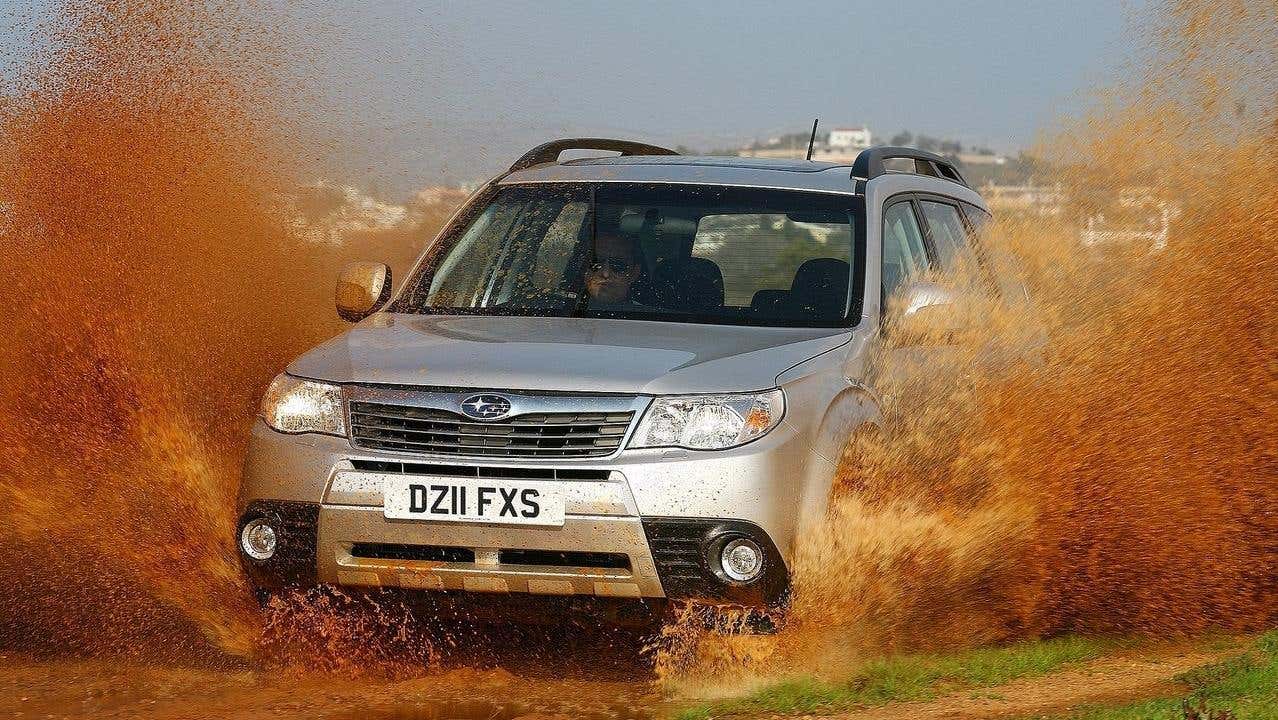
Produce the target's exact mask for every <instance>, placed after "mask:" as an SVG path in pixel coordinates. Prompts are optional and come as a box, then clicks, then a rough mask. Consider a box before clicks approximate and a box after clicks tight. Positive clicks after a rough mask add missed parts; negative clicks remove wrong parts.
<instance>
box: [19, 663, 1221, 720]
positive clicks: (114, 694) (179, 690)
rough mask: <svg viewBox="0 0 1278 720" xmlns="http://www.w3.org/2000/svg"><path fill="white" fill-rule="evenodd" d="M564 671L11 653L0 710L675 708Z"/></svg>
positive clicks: (653, 689) (1040, 684) (927, 708)
mask: <svg viewBox="0 0 1278 720" xmlns="http://www.w3.org/2000/svg"><path fill="white" fill-rule="evenodd" d="M1227 654H1228V652H1225V651H1220V652H1214V653H1208V652H1201V651H1188V650H1184V649H1174V648H1171V649H1163V650H1159V651H1156V652H1154V653H1152V654H1146V655H1141V656H1135V655H1131V654H1126V653H1124V654H1120V655H1118V656H1112V657H1107V658H1102V659H1099V660H1096V661H1093V662H1089V663H1086V664H1084V665H1081V666H1077V667H1074V668H1071V669H1068V670H1065V671H1062V672H1058V673H1054V674H1051V675H1048V676H1045V677H1040V678H1030V679H1025V680H1019V681H1015V682H1012V683H1008V684H1006V685H1003V686H1000V687H994V688H984V689H981V690H975V691H963V692H958V693H954V694H952V695H948V696H945V697H942V698H938V699H936V700H931V701H927V702H911V703H898V704H893V705H887V706H884V707H879V708H871V709H867V710H865V711H859V712H856V713H853V714H850V715H846V716H843V717H857V718H871V719H873V720H906V719H907V718H908V719H911V720H913V719H931V720H941V719H945V720H956V719H964V720H966V719H969V718H970V719H972V720H975V719H977V718H989V717H1020V716H1025V715H1043V714H1052V713H1056V712H1063V711H1067V710H1069V709H1071V708H1073V707H1077V706H1079V705H1086V704H1093V703H1105V702H1118V701H1123V700H1131V699H1136V698H1142V697H1150V696H1154V695H1157V694H1160V693H1161V692H1163V691H1174V687H1175V686H1174V684H1173V683H1172V678H1173V677H1175V676H1176V675H1177V674H1178V673H1181V672H1184V671H1186V670H1189V669H1191V668H1194V667H1197V666H1200V665H1203V664H1206V663H1210V662H1213V661H1216V660H1218V659H1220V658H1221V657H1223V656H1224V655H1227ZM552 665H553V666H552ZM571 670H572V671H571V672H569V671H567V669H566V668H565V667H563V666H559V665H558V664H557V663H552V664H547V663H545V662H530V663H528V664H526V665H524V666H520V667H514V668H512V669H490V670H452V671H443V672H439V673H436V674H431V675H427V676H424V677H418V678H413V679H409V680H377V679H368V678H358V679H357V678H350V677H342V676H336V675H314V676H306V675H299V674H297V673H296V672H290V673H274V672H263V671H256V670H252V669H249V668H240V669H236V668H229V669H211V668H201V667H177V666H171V665H170V666H163V665H152V664H147V663H145V662H142V661H137V660H134V661H120V660H109V661H108V660H72V659H49V658H40V657H36V656H32V655H23V654H6V655H3V656H0V717H12V718H42V719H52V718H78V717H94V718H154V719H157V720H158V719H161V718H163V719H165V720H169V719H175V718H236V719H239V718H243V719H244V720H249V719H252V720H258V719H260V718H307V719H308V720H320V719H330V718H331V719H333V720H445V719H455V720H471V719H480V718H482V719H485V720H513V719H514V718H548V717H562V718H657V717H662V716H665V715H668V714H669V713H670V712H671V711H672V710H673V709H674V708H676V707H677V703H673V702H671V701H670V700H669V699H668V698H665V697H664V696H663V694H662V692H661V691H660V689H659V688H658V686H657V685H656V684H655V683H654V682H653V681H652V678H651V677H650V676H649V675H648V673H647V671H646V670H645V669H644V668H641V667H638V666H634V667H631V668H625V667H624V666H618V665H615V664H612V665H609V664H606V663H605V664H604V665H600V666H597V667H596V669H595V671H594V672H593V673H592V672H591V671H589V670H588V669H585V668H579V667H578V668H572V669H571ZM568 677H571V678H573V679H571V680H568V679H565V678H568Z"/></svg>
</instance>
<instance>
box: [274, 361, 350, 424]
mask: <svg viewBox="0 0 1278 720" xmlns="http://www.w3.org/2000/svg"><path fill="white" fill-rule="evenodd" d="M262 419H263V420H265V421H266V424H267V425H270V426H271V427H272V428H274V429H276V430H279V431H280V432H286V433H305V432H317V433H328V434H329V435H345V434H346V421H345V419H344V418H343V416H342V389H341V388H340V387H338V386H336V385H329V384H327V383H318V382H314V381H312V380H302V379H301V378H295V377H293V376H291V375H280V376H279V377H277V378H275V379H274V380H272V381H271V386H270V387H269V388H267V389H266V395H265V397H263V398H262Z"/></svg>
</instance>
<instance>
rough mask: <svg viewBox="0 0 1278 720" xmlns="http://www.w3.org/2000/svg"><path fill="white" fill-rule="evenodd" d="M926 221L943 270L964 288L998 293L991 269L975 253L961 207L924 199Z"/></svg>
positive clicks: (922, 206)
mask: <svg viewBox="0 0 1278 720" xmlns="http://www.w3.org/2000/svg"><path fill="white" fill-rule="evenodd" d="M919 207H920V208H921V209H922V211H923V221H924V222H926V223H927V228H928V232H929V233H931V236H932V246H933V247H934V248H935V249H936V254H937V259H938V260H939V261H940V265H941V269H942V270H944V271H945V272H946V273H948V274H949V275H950V277H952V278H953V280H954V282H956V283H958V284H959V285H961V286H963V287H968V288H972V289H978V288H979V289H980V290H981V291H982V292H998V288H997V287H996V285H995V282H994V278H993V277H991V274H990V272H989V269H988V268H987V267H986V266H985V264H984V263H982V262H980V261H979V260H980V258H978V255H977V253H975V252H973V250H972V247H971V245H970V239H969V235H968V232H967V226H966V225H964V224H963V216H962V215H961V214H959V209H958V206H956V205H950V204H949V203H943V202H937V201H935V200H920V201H919Z"/></svg>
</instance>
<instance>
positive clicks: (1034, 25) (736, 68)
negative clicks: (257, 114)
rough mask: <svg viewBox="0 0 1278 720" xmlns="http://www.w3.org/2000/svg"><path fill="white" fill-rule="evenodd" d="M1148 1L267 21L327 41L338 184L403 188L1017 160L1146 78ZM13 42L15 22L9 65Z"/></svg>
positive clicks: (746, 5)
mask: <svg viewBox="0 0 1278 720" xmlns="http://www.w3.org/2000/svg"><path fill="white" fill-rule="evenodd" d="M51 1H55V0H37V1H36V2H34V3H29V2H18V1H17V0H0V9H2V8H8V9H10V10H13V9H15V8H23V9H22V10H19V12H18V14H19V15H23V14H26V15H29V14H30V13H31V12H32V7H33V6H35V7H39V6H45V7H46V8H47V6H48V5H49V4H50V2H51ZM1144 1H1145V0H1071V1H1070V2H1060V1H1059V0H1055V1H1053V2H1043V1H1041V0H1026V1H1025V2H1006V0H969V1H967V2H941V1H938V2H917V1H910V0H905V1H901V2H882V1H881V0H879V1H872V2H871V1H867V0H820V1H817V0H812V1H809V2H791V3H776V2H714V3H709V2H689V1H688V0H682V1H680V2H670V1H667V0H651V1H641V2H627V3H624V4H623V3H618V2H568V1H566V0H540V1H538V2H522V1H521V2H502V3H481V2H448V3H441V2H412V3H410V2H369V3H350V2H345V3H338V2H328V1H327V0H308V1H306V2H303V3H301V4H299V3H295V2H288V3H279V4H276V5H275V8H276V10H274V11H272V12H271V13H270V15H271V16H272V20H271V21H272V22H274V21H280V20H281V16H283V20H284V21H285V22H289V23H292V22H294V21H296V22H297V24H298V26H301V27H313V28H317V30H316V31H315V32H306V33H303V36H304V37H306V38H308V40H309V41H310V42H311V43H312V44H313V47H312V48H311V53H310V54H309V57H311V58H318V61H317V62H316V63H315V66H314V67H312V66H310V65H309V63H308V65H307V66H306V67H304V68H302V69H301V71H302V72H303V73H304V74H305V75H307V76H309V77H311V78H314V79H315V80H317V82H316V86H318V87H320V88H322V90H320V91H319V92H320V93H321V96H322V99H321V100H320V102H319V106H318V107H316V108H314V110H316V111H317V112H316V113H315V114H316V115H317V116H318V117H322V118H325V119H326V120H328V119H331V126H330V127H329V128H328V132H331V134H332V135H333V136H334V137H333V141H334V142H333V143H332V144H331V145H329V146H330V147H335V148H339V149H340V150H339V154H340V155H341V156H342V157H341V158H340V163H341V165H342V166H343V169H342V171H341V173H339V174H346V175H347V176H348V177H347V178H346V179H366V180H367V182H364V183H363V184H365V185H366V186H367V187H373V188H376V189H378V190H380V191H382V192H384V193H394V194H399V193H402V192H405V191H407V190H409V189H411V188H415V187H420V186H421V185H423V184H426V183H431V182H438V181H441V180H447V181H470V180H477V179H481V178H483V177H484V176H488V175H491V174H493V173H494V172H496V171H498V170H500V169H501V168H502V167H503V166H505V165H506V164H508V163H509V162H511V161H512V160H513V159H514V158H515V157H517V156H518V155H519V154H520V153H522V152H523V151H524V150H525V149H527V148H528V147H531V146H532V145H534V144H536V143H538V142H541V141H544V140H546V139H550V138H553V137H561V136H573V135H610V136H620V137H625V138H634V139H644V140H649V141H652V142H657V143H662V144H669V145H675V144H680V143H682V144H685V145H689V146H691V147H693V148H695V149H698V150H703V151H705V150H709V149H712V148H719V147H725V146H726V147H732V146H735V145H738V144H740V143H742V142H748V141H749V140H751V139H754V138H764V137H767V136H769V135H775V134H780V133H783V132H796V131H805V130H806V129H807V128H809V127H810V126H811V122H812V118H813V117H818V116H819V117H820V118H821V120H822V124H823V127H825V128H827V129H828V128H830V127H835V126H839V125H848V124H861V123H866V124H868V125H869V126H870V127H871V129H872V130H873V131H874V132H875V133H876V135H877V137H878V138H880V139H883V140H886V139H887V138H889V137H890V136H891V135H892V134H894V133H895V132H897V131H898V130H901V129H903V128H904V129H909V130H912V131H914V132H916V133H917V132H925V133H927V134H931V135H936V136H942V137H947V138H954V139H958V140H961V141H963V142H964V143H967V144H982V145H987V146H990V147H993V148H995V149H997V150H1000V151H1014V150H1016V149H1018V148H1020V147H1023V146H1024V145H1025V144H1027V143H1028V142H1030V141H1031V140H1032V139H1033V138H1034V134H1035V132H1036V130H1038V129H1039V128H1041V127H1043V126H1044V125H1045V124H1048V123H1050V122H1051V121H1052V120H1053V118H1056V117H1059V116H1060V115H1061V114H1062V113H1069V112H1070V111H1071V109H1074V108H1077V107H1078V104H1079V102H1080V101H1084V100H1085V99H1086V97H1087V91H1088V89H1089V88H1092V87H1095V86H1096V85H1097V84H1100V83H1104V82H1108V81H1111V80H1112V79H1114V78H1116V77H1118V76H1120V75H1121V74H1122V73H1123V72H1124V69H1125V68H1128V67H1130V66H1129V64H1128V63H1129V61H1130V57H1131V51H1130V49H1129V46H1130V45H1131V44H1132V42H1133V38H1134V35H1135V34H1134V33H1133V31H1132V24H1131V19H1132V17H1133V15H1134V14H1138V13H1140V12H1141V11H1142V9H1143V8H1144V4H1143V3H1144ZM268 2H270V0H268ZM6 15H10V16H12V13H3V12H0V19H2V18H3V17H4V16H6ZM14 37H15V36H14V34H13V33H12V32H9V31H7V30H6V28H4V27H3V23H0V59H3V58H4V56H6V55H9V56H10V58H12V54H13V52H14V47H13V46H14V44H15V43H14Z"/></svg>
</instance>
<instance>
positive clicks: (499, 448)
mask: <svg viewBox="0 0 1278 720" xmlns="http://www.w3.org/2000/svg"><path fill="white" fill-rule="evenodd" d="M350 410H351V413H350V414H351V441H352V442H353V443H354V444H355V445H356V447H362V448H370V449H374V450H394V451H398V452H410V453H424V454H433V455H467V456H485V457H487V456H492V457H602V456H604V455H611V454H612V453H613V452H615V451H616V450H617V449H618V448H620V447H621V440H622V437H624V436H625V434H626V430H627V429H628V428H629V427H630V422H631V420H632V419H633V418H634V413H633V412H631V411H626V412H554V413H526V414H523V415H515V416H513V417H509V418H506V419H503V420H500V421H496V422H478V421H475V420H472V419H470V418H468V417H466V416H464V415H461V414H459V413H454V412H449V411H448V410H439V409H435V408H423V407H413V406H409V405H394V404H389V403H375V402H365V401H354V402H352V403H351V406H350Z"/></svg>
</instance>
